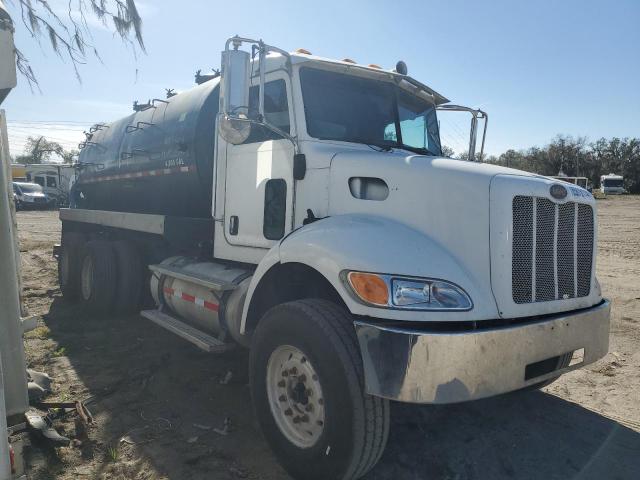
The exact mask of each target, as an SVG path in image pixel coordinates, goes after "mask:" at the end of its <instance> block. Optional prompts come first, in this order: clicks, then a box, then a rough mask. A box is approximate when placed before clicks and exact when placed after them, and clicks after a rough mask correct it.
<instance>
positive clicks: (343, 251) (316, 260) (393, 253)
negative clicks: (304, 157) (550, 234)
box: [242, 214, 499, 333]
mask: <svg viewBox="0 0 640 480" xmlns="http://www.w3.org/2000/svg"><path fill="white" fill-rule="evenodd" d="M289 262H297V263H302V264H305V265H307V266H309V267H311V268H313V269H315V270H316V271H317V272H319V273H320V274H322V275H323V276H324V277H325V278H326V279H327V280H328V281H329V282H330V283H331V285H333V287H334V288H335V290H336V291H337V292H338V294H339V295H340V296H341V297H342V299H343V300H344V302H345V304H346V305H347V307H348V308H349V310H350V311H351V313H353V314H354V315H362V316H369V317H374V318H380V319H393V320H405V321H468V320H486V319H494V318H498V317H499V314H498V309H497V306H496V304H495V300H494V298H493V295H492V293H491V285H490V284H489V283H488V282H484V283H483V282H480V281H478V280H477V279H475V278H474V276H473V275H472V274H471V273H470V272H468V271H467V270H466V269H465V268H464V266H463V265H462V264H461V263H460V262H459V261H458V260H457V259H456V258H455V257H453V256H452V255H451V252H449V251H448V250H447V249H446V247H445V246H443V245H440V244H438V243H437V242H436V241H434V240H433V239H432V238H430V237H429V236H427V235H425V234H424V233H422V232H420V231H417V230H415V229H413V228H410V227H408V226H406V225H404V224H402V223H399V222H396V221H394V220H391V219H388V218H385V217H380V216H375V215H367V214H347V215H337V216H332V217H327V218H324V219H322V220H318V221H316V222H314V223H311V224H309V225H306V226H304V227H301V228H299V229H298V230H295V231H294V232H292V233H291V234H289V235H288V236H287V237H285V238H284V239H283V240H282V241H281V242H280V244H279V245H276V246H274V247H273V248H272V249H271V250H270V251H269V252H268V254H267V255H266V256H265V257H264V258H263V260H262V261H261V262H260V264H259V265H258V268H257V269H256V271H255V274H254V276H253V278H252V280H251V284H250V286H249V290H248V293H247V300H248V301H246V302H245V305H244V309H243V314H242V332H243V333H244V327H245V322H246V318H247V312H248V310H249V305H250V300H251V298H252V295H253V293H254V291H255V290H256V287H257V286H258V285H259V283H260V280H261V278H262V277H263V276H264V274H265V273H266V272H267V271H269V269H270V268H271V267H273V266H274V265H275V264H277V263H289ZM343 270H357V271H364V272H375V273H386V274H392V275H402V276H410V277H427V278H438V279H443V280H447V281H450V282H454V283H455V284H457V285H459V286H461V287H462V288H464V289H465V291H466V292H467V293H468V294H469V296H470V297H471V299H472V301H473V303H474V308H473V309H472V310H470V311H467V312H428V311H416V310H397V309H388V308H379V307H372V306H368V305H365V304H363V303H361V302H360V301H359V300H357V299H356V298H354V296H353V294H352V293H351V291H350V290H349V288H348V287H347V286H346V285H344V283H343V282H342V280H341V279H340V272H342V271H343ZM485 283H486V284H485Z"/></svg>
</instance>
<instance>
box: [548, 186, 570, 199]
mask: <svg viewBox="0 0 640 480" xmlns="http://www.w3.org/2000/svg"><path fill="white" fill-rule="evenodd" d="M549 193H550V194H551V196H552V197H553V198H555V199H556V200H563V199H565V198H567V189H566V188H564V187H563V186H562V185H560V184H558V183H555V184H553V185H551V188H550V189H549Z"/></svg>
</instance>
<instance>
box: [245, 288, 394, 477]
mask: <svg viewBox="0 0 640 480" xmlns="http://www.w3.org/2000/svg"><path fill="white" fill-rule="evenodd" d="M250 370H251V392H252V397H253V402H254V406H255V410H256V415H257V417H258V422H259V423H260V427H261V428H262V431H263V433H264V436H265V437H266V439H267V441H268V443H269V445H270V446H271V448H272V449H273V451H274V453H275V454H276V456H277V457H278V460H279V461H280V463H281V464H282V466H283V467H284V468H285V469H286V470H287V471H288V472H289V473H290V474H291V475H292V476H293V477H294V478H298V479H323V480H331V479H343V480H347V479H357V478H360V477H361V476H363V475H364V474H365V473H366V472H367V471H369V470H370V469H371V468H372V467H373V466H374V465H375V464H376V462H377V461H378V460H379V458H380V456H381V455H382V452H383V450H384V447H385V445H386V441H387V436H388V433H389V402H388V400H384V399H382V398H378V397H373V396H370V395H367V394H366V393H365V391H364V374H363V367H362V358H361V356H360V351H359V348H358V342H357V339H356V335H355V330H354V328H353V320H352V318H351V316H350V315H349V313H348V312H347V311H345V310H344V309H343V308H341V307H339V306H337V305H335V304H333V303H330V302H327V301H324V300H316V299H311V300H299V301H294V302H289V303H285V304H282V305H278V306H275V307H273V308H272V309H271V310H269V311H268V312H267V313H266V314H265V316H264V317H263V318H262V320H261V321H260V323H259V325H258V328H257V330H256V332H255V334H254V337H253V344H252V348H251V358H250Z"/></svg>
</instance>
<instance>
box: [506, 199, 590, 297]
mask: <svg viewBox="0 0 640 480" xmlns="http://www.w3.org/2000/svg"><path fill="white" fill-rule="evenodd" d="M512 208H513V243H512V266H511V290H512V291H511V293H512V297H513V301H514V302H515V303H518V304H523V303H533V302H545V301H550V300H563V299H568V298H576V297H586V296H587V295H589V292H590V289H591V271H592V267H593V238H594V223H593V209H592V208H591V206H589V205H585V204H578V203H574V202H567V203H564V204H556V203H553V202H552V201H550V200H548V199H546V198H540V197H528V196H516V197H514V199H513V207H512Z"/></svg>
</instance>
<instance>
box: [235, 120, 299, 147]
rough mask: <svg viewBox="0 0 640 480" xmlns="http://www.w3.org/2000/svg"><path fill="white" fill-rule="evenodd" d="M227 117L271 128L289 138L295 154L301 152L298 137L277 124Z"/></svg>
mask: <svg viewBox="0 0 640 480" xmlns="http://www.w3.org/2000/svg"><path fill="white" fill-rule="evenodd" d="M226 117H227V118H229V119H232V120H233V121H234V122H244V123H250V124H252V125H259V126H261V127H265V128H267V129H269V130H271V131H272V132H274V133H276V134H278V135H280V136H281V137H283V138H286V139H287V140H289V141H290V142H291V143H292V144H293V153H294V154H297V153H300V151H299V148H298V139H297V138H296V137H293V136H291V135H289V134H288V133H287V132H285V131H284V130H281V129H279V128H278V127H276V126H274V125H271V124H270V123H266V122H260V121H258V120H253V119H252V118H241V117H229V116H226Z"/></svg>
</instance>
